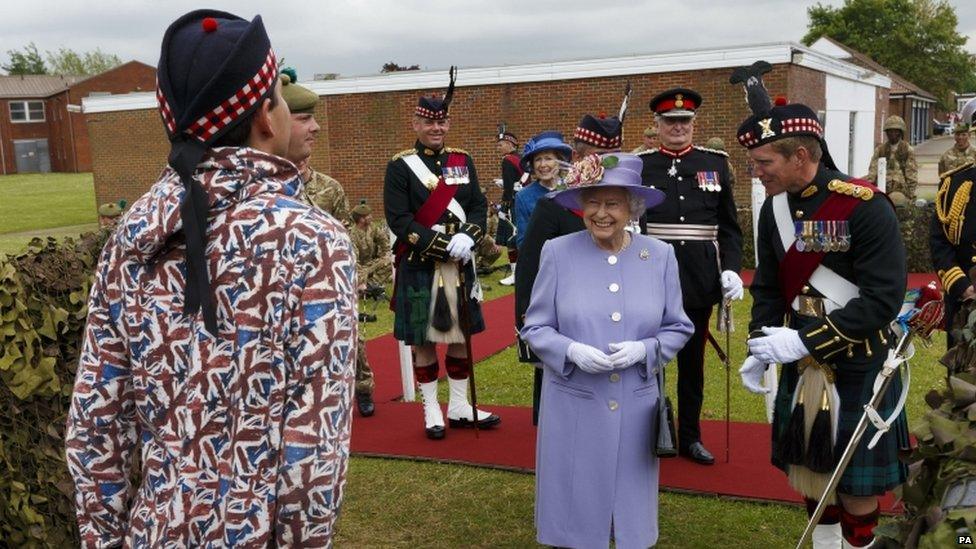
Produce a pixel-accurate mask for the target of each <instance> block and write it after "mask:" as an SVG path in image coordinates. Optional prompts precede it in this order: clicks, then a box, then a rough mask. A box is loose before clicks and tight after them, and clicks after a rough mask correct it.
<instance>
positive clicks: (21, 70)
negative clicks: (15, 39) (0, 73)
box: [0, 42, 48, 74]
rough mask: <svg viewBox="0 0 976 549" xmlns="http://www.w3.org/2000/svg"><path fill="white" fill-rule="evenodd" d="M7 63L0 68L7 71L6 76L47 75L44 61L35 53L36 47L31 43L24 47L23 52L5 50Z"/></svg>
mask: <svg viewBox="0 0 976 549" xmlns="http://www.w3.org/2000/svg"><path fill="white" fill-rule="evenodd" d="M7 58H8V61H7V63H6V64H4V65H0V68H3V70H5V71H7V74H47V73H48V72H47V67H46V66H45V65H44V59H43V58H42V57H41V54H40V53H38V51H37V46H35V45H34V43H33V42H31V43H30V44H28V45H26V46H24V49H23V51H20V50H7Z"/></svg>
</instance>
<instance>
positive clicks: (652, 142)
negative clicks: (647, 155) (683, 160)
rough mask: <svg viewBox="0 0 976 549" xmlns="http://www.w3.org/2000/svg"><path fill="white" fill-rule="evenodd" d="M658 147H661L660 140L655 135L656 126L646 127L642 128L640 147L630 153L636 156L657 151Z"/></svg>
mask: <svg viewBox="0 0 976 549" xmlns="http://www.w3.org/2000/svg"><path fill="white" fill-rule="evenodd" d="M660 146H661V139H660V138H659V137H658V135H657V126H648V127H646V128H644V134H643V135H642V136H641V144H640V146H639V147H637V148H636V149H634V150H633V151H631V152H632V153H633V154H637V153H640V152H644V151H649V150H652V149H657V148H659V147H660Z"/></svg>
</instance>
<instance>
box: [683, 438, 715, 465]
mask: <svg viewBox="0 0 976 549" xmlns="http://www.w3.org/2000/svg"><path fill="white" fill-rule="evenodd" d="M678 453H679V454H681V455H682V456H684V457H686V458H688V459H690V460H691V461H694V462H695V463H700V464H702V465H712V464H714V463H715V456H713V455H712V454H711V452H709V451H708V450H706V449H705V446H704V445H703V444H702V443H701V442H693V443H691V445H690V446H688V447H687V448H683V449H682V450H681V451H680V452H678Z"/></svg>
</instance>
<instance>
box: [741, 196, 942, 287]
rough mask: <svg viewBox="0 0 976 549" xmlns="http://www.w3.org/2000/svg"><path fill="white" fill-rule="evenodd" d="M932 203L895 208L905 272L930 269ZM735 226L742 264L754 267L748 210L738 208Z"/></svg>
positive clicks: (749, 267)
mask: <svg viewBox="0 0 976 549" xmlns="http://www.w3.org/2000/svg"><path fill="white" fill-rule="evenodd" d="M934 209H935V206H934V205H933V204H928V205H926V206H922V207H919V206H916V205H914V204H906V205H904V206H901V207H899V208H896V210H895V211H896V213H897V215H898V222H899V223H900V224H901V237H902V241H904V243H905V252H906V254H907V260H908V261H907V262H908V272H910V273H928V272H932V258H931V257H930V256H929V222H930V221H931V219H932V211H933V210H934ZM738 214H739V226H740V227H741V228H742V268H743V269H755V268H756V253H755V251H753V250H754V246H753V244H752V212H751V211H750V210H749V209H748V208H739V210H738Z"/></svg>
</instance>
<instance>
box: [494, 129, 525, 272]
mask: <svg viewBox="0 0 976 549" xmlns="http://www.w3.org/2000/svg"><path fill="white" fill-rule="evenodd" d="M518 145H519V142H518V137H516V136H515V134H514V133H512V132H507V131H501V132H500V133H499V134H498V151H499V152H500V153H502V202H501V204H500V208H499V212H498V217H499V220H498V232H497V233H496V234H495V244H498V245H499V246H505V247H506V248H508V264H509V265H510V266H511V269H512V272H511V273H509V276H507V277H505V278H503V279H501V280H499V281H498V283H499V284H501V285H502V286H511V285H512V284H515V266H516V264H517V263H518V248H517V247H516V246H515V217H514V213H513V212H514V204H515V184H516V183H518V182H519V180H520V179H522V174H523V171H522V165H521V159H520V158H519V155H518Z"/></svg>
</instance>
